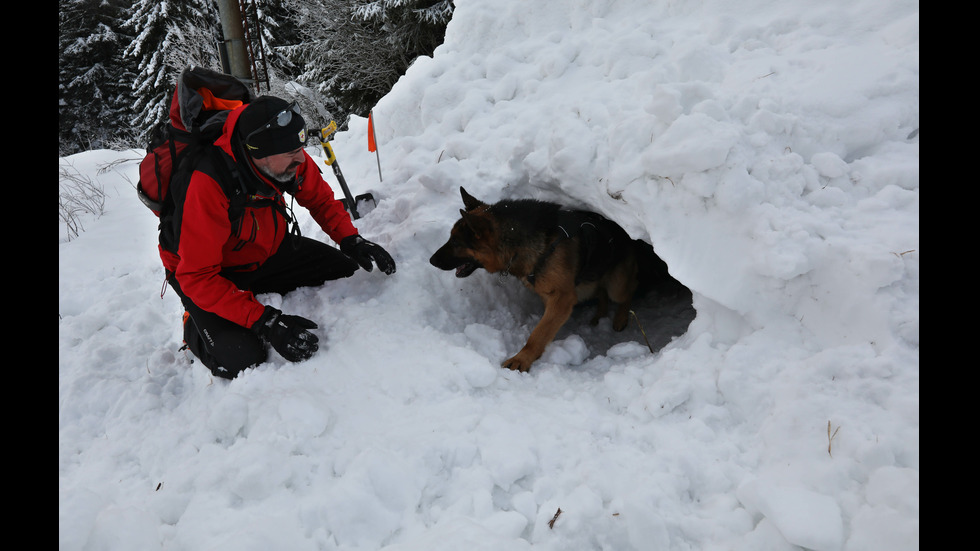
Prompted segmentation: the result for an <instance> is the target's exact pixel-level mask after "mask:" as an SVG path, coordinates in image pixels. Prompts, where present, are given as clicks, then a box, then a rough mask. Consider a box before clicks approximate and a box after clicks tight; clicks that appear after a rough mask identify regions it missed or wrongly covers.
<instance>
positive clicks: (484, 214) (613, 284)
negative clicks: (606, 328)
mask: <svg viewBox="0 0 980 551" xmlns="http://www.w3.org/2000/svg"><path fill="white" fill-rule="evenodd" d="M460 194H461V195H462V197H463V205H464V206H465V209H460V211H459V212H460V215H461V218H460V219H459V221H457V222H456V224H455V225H454V226H453V228H452V231H451V233H450V237H449V241H447V242H446V244H445V245H443V246H442V247H440V248H439V250H437V251H436V252H435V254H433V255H432V258H430V259H429V262H430V263H431V264H432V265H433V266H435V267H436V268H439V269H442V270H456V277H467V276H469V275H470V274H472V273H473V272H474V271H475V270H476V269H477V268H483V269H485V270H486V271H488V272H490V273H504V274H510V275H513V276H515V277H517V278H518V279H520V280H521V281H522V282H523V283H524V285H525V286H527V287H528V288H529V289H531V290H533V291H534V292H535V293H537V294H538V295H539V296H540V297H541V299H542V300H543V301H544V307H545V308H544V314H543V315H542V317H541V320H540V321H539V322H538V324H537V326H536V327H535V328H534V330H533V331H532V332H531V336H530V337H529V338H528V340H527V344H525V345H524V348H522V349H521V351H520V352H518V353H517V354H516V355H514V356H513V357H511V358H509V359H507V360H506V361H504V362H503V366H504V367H506V368H509V369H514V370H518V371H527V370H529V369H530V368H531V364H532V363H533V362H534V361H535V360H537V359H538V358H540V357H541V354H542V353H543V352H544V349H545V347H546V346H547V345H548V343H550V342H551V341H552V340H553V339H554V338H555V335H556V334H557V333H558V330H559V329H560V328H561V327H562V325H564V324H565V322H566V321H567V320H568V318H569V316H570V315H571V313H572V309H573V307H574V306H575V305H576V304H577V303H578V302H580V301H583V300H587V299H591V298H597V299H598V311H597V313H596V315H595V317H593V318H592V324H593V325H595V324H596V323H598V322H599V320H600V319H602V318H603V317H605V316H606V315H607V313H608V303H609V300H612V301H613V302H615V303H617V305H618V306H617V309H616V312H615V314H614V316H613V328H614V329H615V330H617V331H622V330H623V329H624V328H626V325H627V323H628V322H629V319H628V315H629V311H630V303H631V301H632V300H633V296H634V294H635V293H636V291H637V288H638V286H639V283H640V281H639V278H640V276H639V272H640V269H639V265H640V264H643V263H644V261H645V260H648V259H649V255H653V249H652V248H651V247H650V246H649V245H648V244H646V243H644V242H642V241H637V240H633V239H631V238H630V237H629V235H628V234H627V233H626V231H625V230H623V229H622V228H621V227H620V226H619V225H617V224H616V223H615V222H613V221H611V220H608V219H606V218H604V217H603V216H601V215H599V214H596V213H593V212H588V211H583V210H569V209H565V208H563V207H562V206H561V205H558V204H555V203H549V202H544V201H537V200H531V199H518V200H504V201H499V202H497V203H493V204H487V203H484V202H483V201H480V200H479V199H476V198H474V197H472V196H471V195H470V194H468V193H467V192H466V190H465V189H463V188H460ZM654 257H655V255H654ZM656 260H657V261H659V262H660V263H661V264H662V261H660V260H659V258H657V259H656ZM664 268H666V265H664ZM664 274H666V270H664Z"/></svg>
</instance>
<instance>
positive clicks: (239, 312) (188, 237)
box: [160, 106, 357, 327]
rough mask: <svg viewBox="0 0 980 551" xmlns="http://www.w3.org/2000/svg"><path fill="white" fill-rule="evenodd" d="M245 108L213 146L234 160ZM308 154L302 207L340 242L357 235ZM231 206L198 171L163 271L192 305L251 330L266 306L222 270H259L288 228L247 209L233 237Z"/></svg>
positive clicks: (302, 171) (281, 220)
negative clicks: (234, 139) (234, 134)
mask: <svg viewBox="0 0 980 551" xmlns="http://www.w3.org/2000/svg"><path fill="white" fill-rule="evenodd" d="M244 108H245V106H242V107H239V108H237V109H235V110H233V111H232V112H231V113H229V114H228V119H227V121H225V125H224V129H223V133H222V135H221V137H220V138H218V139H217V140H216V141H215V142H214V143H215V145H216V146H218V147H220V148H221V149H222V150H224V152H225V153H227V154H228V155H230V156H231V157H232V158H234V152H233V151H232V146H231V136H232V131H233V130H234V128H235V123H236V122H237V121H238V117H239V116H240V115H241V113H242V110H244ZM304 154H305V153H304ZM305 155H306V163H305V164H304V165H302V166H300V167H299V168H298V169H297V171H296V179H297V181H299V182H301V183H300V185H299V188H298V190H297V192H296V193H295V194H294V197H295V198H296V202H297V203H299V205H300V206H302V207H304V208H306V209H307V210H309V212H310V214H311V215H312V216H313V219H314V220H316V222H317V224H319V226H320V228H322V229H323V231H324V232H325V233H326V234H327V235H329V236H330V238H331V239H333V240H334V241H335V242H337V243H339V242H340V240H341V239H343V238H345V237H348V236H350V235H354V234H356V233H357V229H356V228H355V227H354V225H353V223H351V219H350V215H348V214H347V211H346V210H344V206H343V203H341V202H340V201H338V200H337V199H335V198H334V194H333V190H332V189H330V186H329V184H327V182H326V181H324V179H323V177H322V176H321V175H320V170H319V168H318V167H317V164H316V161H314V160H313V158H312V157H310V156H309V155H308V154H305ZM249 162H251V161H249ZM256 174H257V175H258V172H256ZM259 177H260V178H262V180H263V181H264V182H266V183H267V184H269V186H270V188H271V189H272V190H273V192H272V197H271V198H273V199H275V200H276V201H277V202H279V203H280V204H281V205H283V206H285V204H286V201H285V199H284V198H283V195H282V192H281V191H279V188H278V187H277V186H276V185H275V183H274V182H272V181H270V180H268V179H267V178H264V177H262V176H259ZM229 206H230V203H229V200H228V198H227V196H226V195H225V193H224V191H222V189H221V186H220V185H219V184H218V183H217V182H216V181H215V180H214V179H212V177H211V176H209V175H207V174H205V173H204V172H200V171H195V172H194V174H193V175H192V176H191V179H190V183H189V185H188V188H187V197H186V199H185V201H184V210H183V215H182V218H181V223H180V224H181V225H180V245H179V249H178V251H177V254H176V255H175V254H173V253H171V252H169V251H166V250H164V249H163V248H162V247H161V248H160V258H161V259H162V260H163V265H164V267H165V268H166V269H167V270H169V271H171V272H173V273H174V274H175V275H176V278H177V282H178V283H179V284H180V288H181V290H182V291H183V292H184V294H185V295H186V296H187V298H189V299H190V300H191V301H193V302H194V304H196V305H197V306H199V307H201V308H202V309H204V310H207V311H208V312H212V313H214V314H217V315H219V316H221V317H223V318H225V319H228V320H231V321H233V322H235V323H237V324H239V325H242V326H244V327H251V326H252V324H254V323H255V321H256V320H258V318H259V316H261V315H262V312H263V311H264V309H265V306H264V305H263V304H262V303H260V302H258V301H257V300H256V299H255V296H254V295H253V294H252V293H251V292H250V291H243V290H240V289H238V287H237V286H236V285H235V284H234V283H232V282H231V281H229V280H228V279H226V278H224V277H222V276H221V275H220V272H221V270H222V268H229V267H233V266H248V265H250V266H251V267H250V268H247V269H252V270H254V269H255V268H257V267H258V266H259V265H261V264H262V263H263V262H265V260H266V259H268V258H269V257H270V256H272V255H273V254H275V252H276V251H277V250H278V249H279V245H280V244H281V243H282V240H283V238H284V237H285V235H286V232H287V231H288V227H287V226H288V224H287V220H286V218H285V217H284V216H283V215H282V213H280V212H279V210H278V209H275V208H272V207H269V206H267V207H259V208H253V207H251V206H246V209H245V214H244V216H243V217H242V222H241V224H240V227H239V228H238V231H236V232H235V233H234V234H233V233H232V224H231V222H230V221H229V220H228V209H229Z"/></svg>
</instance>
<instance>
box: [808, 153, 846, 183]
mask: <svg viewBox="0 0 980 551" xmlns="http://www.w3.org/2000/svg"><path fill="white" fill-rule="evenodd" d="M810 164H812V165H813V167H814V168H816V169H817V172H819V173H820V175H821V176H825V177H827V178H840V177H841V176H843V175H845V174H847V163H846V162H844V159H841V158H840V157H838V156H837V155H836V154H834V153H830V152H829V151H825V152H823V153H815V154H814V155H813V156H812V157H810Z"/></svg>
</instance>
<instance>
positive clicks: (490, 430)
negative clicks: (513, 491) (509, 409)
mask: <svg viewBox="0 0 980 551" xmlns="http://www.w3.org/2000/svg"><path fill="white" fill-rule="evenodd" d="M476 435H477V437H478V439H479V445H480V456H481V458H482V459H483V466H484V467H486V468H487V470H488V471H489V474H490V477H491V478H492V479H493V483H494V484H496V485H497V486H499V487H501V488H503V489H504V490H507V489H509V488H510V487H511V485H512V484H513V483H514V482H516V481H518V480H520V479H521V478H524V477H525V476H527V475H529V474H531V473H533V472H534V470H535V469H536V468H537V465H538V456H537V437H536V436H535V434H534V433H533V432H532V431H531V430H530V429H529V428H528V427H527V426H526V425H519V424H514V423H510V422H508V420H507V419H505V418H504V417H502V416H500V415H497V414H489V415H487V416H486V417H484V418H483V420H482V421H481V422H480V426H479V427H478V428H477V429H476Z"/></svg>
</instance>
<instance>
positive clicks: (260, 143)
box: [236, 96, 306, 159]
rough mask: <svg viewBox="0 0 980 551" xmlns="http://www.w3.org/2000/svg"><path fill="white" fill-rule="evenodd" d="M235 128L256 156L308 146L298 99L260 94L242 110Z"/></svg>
mask: <svg viewBox="0 0 980 551" xmlns="http://www.w3.org/2000/svg"><path fill="white" fill-rule="evenodd" d="M236 129H237V131H238V133H239V135H240V136H241V137H242V142H243V143H244V144H245V151H247V152H248V154H249V155H251V156H252V158H254V159H261V158H263V157H268V156H269V155H278V154H280V153H289V152H290V151H294V150H295V149H296V148H299V147H303V146H304V145H306V121H304V120H303V117H302V115H300V114H299V107H298V106H297V105H296V103H295V102H293V103H289V102H287V101H286V100H283V99H280V98H277V97H275V96H260V97H259V98H257V99H255V100H254V101H253V102H251V103H249V104H248V107H246V108H245V110H244V111H242V114H241V116H239V117H238V123H237V124H236Z"/></svg>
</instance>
